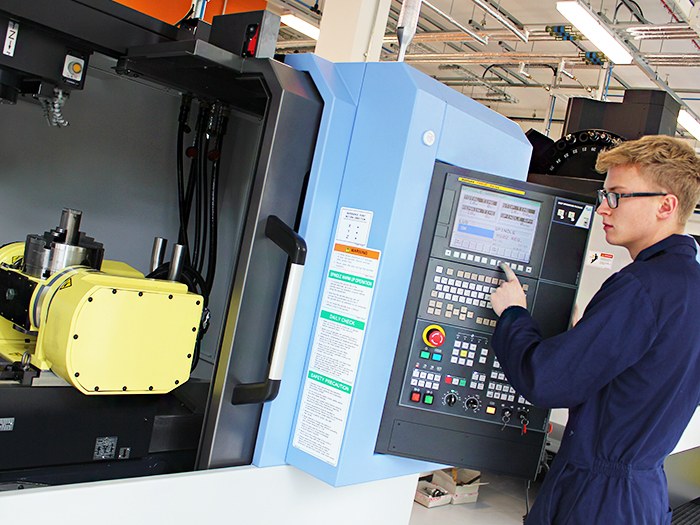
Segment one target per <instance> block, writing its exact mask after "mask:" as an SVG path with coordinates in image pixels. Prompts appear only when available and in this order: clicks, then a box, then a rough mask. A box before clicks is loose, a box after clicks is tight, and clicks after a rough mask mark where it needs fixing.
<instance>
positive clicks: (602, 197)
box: [596, 190, 668, 210]
mask: <svg viewBox="0 0 700 525" xmlns="http://www.w3.org/2000/svg"><path fill="white" fill-rule="evenodd" d="M597 194H598V202H597V203H596V208H597V207H598V206H600V205H601V204H603V201H608V207H609V208H610V209H611V210H614V209H615V208H617V205H618V204H619V203H620V199H626V198H628V197H661V196H664V195H668V193H649V192H644V191H643V192H637V193H615V192H614V191H605V190H598V191H597Z"/></svg>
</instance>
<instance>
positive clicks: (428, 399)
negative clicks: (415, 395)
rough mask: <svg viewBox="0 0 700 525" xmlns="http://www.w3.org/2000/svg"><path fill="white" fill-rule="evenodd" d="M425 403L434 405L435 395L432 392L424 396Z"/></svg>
mask: <svg viewBox="0 0 700 525" xmlns="http://www.w3.org/2000/svg"><path fill="white" fill-rule="evenodd" d="M423 403H425V404H426V405H432V404H433V396H432V394H425V396H424V397H423Z"/></svg>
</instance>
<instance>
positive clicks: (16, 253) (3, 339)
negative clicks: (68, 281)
mask: <svg viewBox="0 0 700 525" xmlns="http://www.w3.org/2000/svg"><path fill="white" fill-rule="evenodd" d="M23 256H24V243H23V242H14V243H12V244H7V245H5V246H3V247H1V248H0V264H2V265H8V266H12V265H14V264H17V263H18V262H19V263H21V261H22V258H23ZM35 345H36V336H33V335H27V334H23V333H21V332H18V331H17V330H15V329H14V328H13V327H12V323H11V322H10V321H8V320H7V319H4V318H3V317H2V316H1V315H0V357H4V358H5V359H7V360H8V361H10V362H21V361H22V358H23V356H24V355H25V354H27V355H29V354H32V353H33V352H34V347H35ZM45 369H48V367H46V368H45Z"/></svg>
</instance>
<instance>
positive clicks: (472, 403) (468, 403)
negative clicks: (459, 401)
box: [464, 396, 481, 412]
mask: <svg viewBox="0 0 700 525" xmlns="http://www.w3.org/2000/svg"><path fill="white" fill-rule="evenodd" d="M479 408H481V399H479V397H478V396H469V397H468V398H467V399H465V400H464V410H466V411H471V412H476V411H477V410H479Z"/></svg>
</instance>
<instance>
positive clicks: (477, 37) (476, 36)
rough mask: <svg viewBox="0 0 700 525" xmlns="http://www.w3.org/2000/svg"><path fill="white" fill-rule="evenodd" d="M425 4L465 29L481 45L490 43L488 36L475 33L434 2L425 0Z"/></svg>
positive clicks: (456, 25)
mask: <svg viewBox="0 0 700 525" xmlns="http://www.w3.org/2000/svg"><path fill="white" fill-rule="evenodd" d="M423 5H425V6H426V7H429V8H430V9H432V10H433V11H435V12H436V13H437V14H439V15H440V16H441V17H443V18H444V19H445V20H448V21H449V22H450V23H452V24H453V25H454V26H455V27H458V28H459V29H461V30H462V31H464V32H465V33H466V34H467V35H469V36H470V37H472V38H473V39H474V40H476V41H477V42H479V43H480V44H481V45H484V46H485V45H486V44H488V43H489V42H488V37H486V38H484V37H482V36H481V35H479V34H477V33H475V32H474V31H472V30H471V29H469V28H468V27H466V26H463V25H462V24H460V23H459V22H457V20H455V19H454V18H452V17H451V16H450V15H448V14H447V13H445V12H443V11H441V10H440V9H438V8H437V7H435V6H434V5H433V4H431V3H430V2H427V1H426V0H423Z"/></svg>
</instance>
